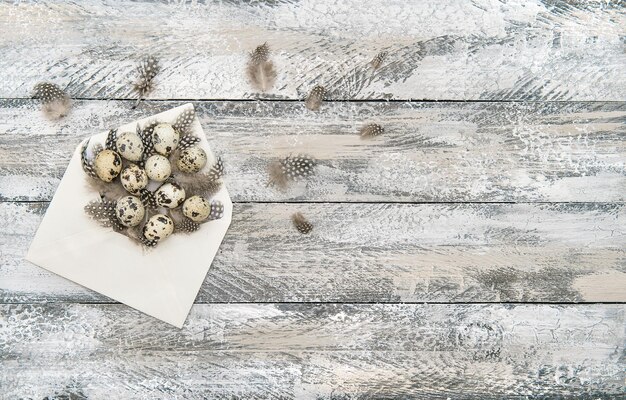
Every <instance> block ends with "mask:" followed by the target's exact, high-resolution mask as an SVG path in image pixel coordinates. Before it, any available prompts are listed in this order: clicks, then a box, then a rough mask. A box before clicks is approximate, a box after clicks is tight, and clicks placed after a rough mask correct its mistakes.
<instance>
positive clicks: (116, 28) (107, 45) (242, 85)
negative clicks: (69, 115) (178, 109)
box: [0, 0, 626, 101]
mask: <svg viewBox="0 0 626 400" xmlns="http://www.w3.org/2000/svg"><path fill="white" fill-rule="evenodd" d="M0 26H2V35H0V49H1V52H2V57H0V75H1V76H2V79H1V80H0V97H3V98H9V97H28V96H29V95H30V92H31V90H32V88H33V86H34V85H35V84H36V83H37V82H39V81H40V80H50V81H53V82H55V83H57V84H59V85H61V86H64V87H67V88H68V91H69V93H70V94H71V95H72V97H82V98H84V97H88V98H128V97H129V96H131V93H130V82H132V81H133V80H134V79H135V71H134V68H135V65H136V63H137V61H138V60H139V59H140V58H141V57H142V56H143V55H144V54H155V55H158V57H159V58H160V59H161V63H162V66H163V70H162V73H161V74H160V76H159V79H158V88H157V90H156V92H155V93H154V94H153V95H152V97H153V98H159V99H189V98H192V99H238V98H254V97H257V96H258V95H259V94H258V93H255V92H254V90H253V89H252V88H251V87H250V85H249V84H248V82H247V81H246V78H245V75H244V69H245V63H246V59H247V54H248V53H249V52H250V51H251V50H253V49H254V48H255V47H256V46H257V45H259V44H261V43H263V42H266V41H267V42H268V44H269V45H270V46H271V48H272V49H273V52H274V53H273V60H274V62H275V64H276V66H277V69H278V71H279V73H278V79H277V83H276V86H275V88H274V89H273V90H272V91H271V92H269V93H267V94H264V95H263V96H266V97H271V98H289V99H303V98H304V97H305V96H306V94H307V93H308V92H309V91H310V90H311V88H312V87H313V86H314V85H316V84H322V85H324V86H326V87H327V88H328V89H329V94H328V96H329V98H332V99H344V100H346V99H437V100H442V99H443V100H445V99H457V100H470V99H507V100H511V99H514V100H617V101H623V100H626V53H625V51H624V49H625V47H624V46H625V42H624V36H625V35H626V13H624V5H623V2H621V1H599V0H594V1H585V2H574V1H547V2H546V1H540V0H532V1H526V0H514V1H507V2H504V3H503V2H497V1H493V0H475V1H471V2H470V1H465V0H454V1H447V2H444V3H442V2H440V1H436V0H419V1H417V0H415V1H408V2H406V1H398V0H394V1H387V0H376V1H368V4H367V6H363V4H362V2H361V1H358V0H350V1H343V0H342V1H338V0H285V1H271V2H245V1H226V2H220V1H206V2H204V1H203V2H160V1H137V2H124V1H115V0H111V1H97V0H87V1H80V2H74V1H71V2H69V1H68V2H56V1H37V2H15V3H14V2H2V3H0ZM381 51H385V52H387V53H388V56H387V58H386V59H385V61H384V62H383V64H382V67H381V68H379V69H378V70H377V71H375V72H373V71H371V70H370V69H369V65H368V63H369V62H370V60H371V59H372V58H373V57H374V56H375V55H376V54H378V53H379V52H381Z"/></svg>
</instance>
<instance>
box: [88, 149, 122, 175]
mask: <svg viewBox="0 0 626 400" xmlns="http://www.w3.org/2000/svg"><path fill="white" fill-rule="evenodd" d="M93 166H94V170H95V171H96V175H98V178H100V179H102V180H103V181H105V182H111V181H112V180H113V179H115V177H116V176H118V175H119V173H120V171H121V170H122V157H120V155H119V154H117V153H116V152H114V151H113V150H108V149H107V150H102V151H100V152H99V153H98V154H97V155H96V159H95V160H94V162H93Z"/></svg>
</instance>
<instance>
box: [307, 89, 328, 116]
mask: <svg viewBox="0 0 626 400" xmlns="http://www.w3.org/2000/svg"><path fill="white" fill-rule="evenodd" d="M324 95H326V89H325V88H324V86H320V85H316V86H315V87H314V88H313V90H311V93H309V96H308V97H307V98H306V100H305V101H304V105H305V106H306V108H308V109H309V110H311V111H317V110H319V109H320V106H321V105H322V102H323V101H324Z"/></svg>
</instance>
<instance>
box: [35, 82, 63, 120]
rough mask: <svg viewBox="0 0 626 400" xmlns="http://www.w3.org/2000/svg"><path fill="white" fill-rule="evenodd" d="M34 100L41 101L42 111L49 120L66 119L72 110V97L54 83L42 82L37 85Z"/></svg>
mask: <svg viewBox="0 0 626 400" xmlns="http://www.w3.org/2000/svg"><path fill="white" fill-rule="evenodd" d="M33 98H36V99H40V100H41V106H42V111H43V113H44V114H45V115H46V117H48V118H49V119H59V118H61V117H64V116H66V115H67V114H68V113H69V112H70V108H72V100H71V99H70V97H69V96H68V95H67V93H65V91H63V89H61V88H60V87H58V86H57V85H55V84H54V83H49V82H41V83H38V84H37V85H35V89H34V91H33Z"/></svg>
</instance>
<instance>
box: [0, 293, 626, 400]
mask: <svg viewBox="0 0 626 400" xmlns="http://www.w3.org/2000/svg"><path fill="white" fill-rule="evenodd" d="M625 310H626V306H624V305H570V306H563V305H516V306H511V305H500V304H497V305H495V304H494V305H442V304H438V305H380V304H371V305H370V304H361V305H341V304H331V305H298V304H262V305H242V304H221V305H196V306H194V307H193V309H192V311H191V315H190V317H189V319H188V321H187V323H186V325H185V326H184V327H183V329H182V330H178V329H176V328H172V327H170V326H168V325H166V324H165V323H162V322H159V321H157V320H155V319H153V318H151V317H147V316H145V315H143V314H140V313H138V312H136V311H134V310H131V309H129V308H127V307H125V306H122V305H81V304H48V305H1V306H0V367H1V368H0V387H2V391H3V394H4V395H5V396H6V397H7V398H44V397H45V396H50V397H51V398H52V397H54V398H90V399H91V398H118V399H122V398H124V399H128V398H137V397H141V398H147V397H150V398H165V397H166V398H177V399H198V398H229V399H230V398H245V399H267V398H279V399H292V398H296V399H344V398H381V399H387V398H394V399H397V398H407V399H408V398H429V399H446V398H454V399H469V398H481V399H519V398H526V397H529V396H530V397H533V398H590V399H591V398H593V399H609V398H610V399H614V398H618V397H619V396H620V395H621V394H622V393H623V392H624V361H623V357H622V355H623V352H624V339H625V337H624V322H625V321H624V312H625ZM390 327H393V329H390ZM70 342H71V345H70V344H69V343H70ZM55 396H56V397H55ZM61 396H67V397H61Z"/></svg>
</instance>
